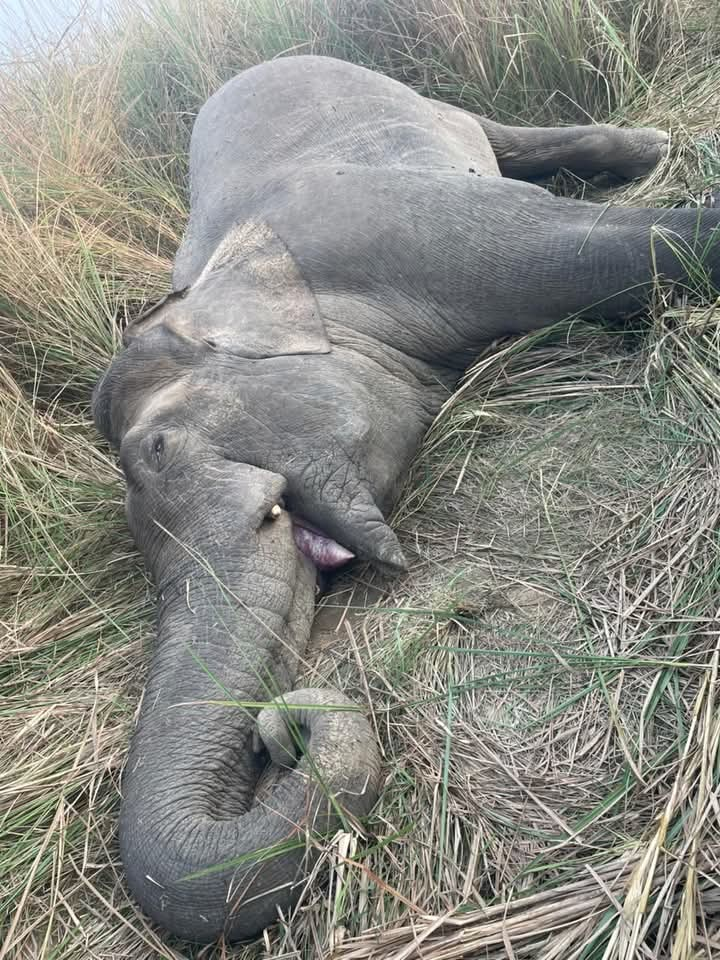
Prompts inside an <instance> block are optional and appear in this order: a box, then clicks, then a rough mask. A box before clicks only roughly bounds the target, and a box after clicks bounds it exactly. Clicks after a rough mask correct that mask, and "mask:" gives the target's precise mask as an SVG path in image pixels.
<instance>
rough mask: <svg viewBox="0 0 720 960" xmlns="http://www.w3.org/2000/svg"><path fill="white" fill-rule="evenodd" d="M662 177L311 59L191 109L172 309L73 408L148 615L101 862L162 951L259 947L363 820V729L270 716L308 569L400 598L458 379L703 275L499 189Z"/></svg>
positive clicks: (692, 229) (656, 136) (700, 223)
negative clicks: (409, 528) (419, 474)
mask: <svg viewBox="0 0 720 960" xmlns="http://www.w3.org/2000/svg"><path fill="white" fill-rule="evenodd" d="M665 149H666V137H665V135H664V134H662V133H661V132H660V131H656V130H619V129H616V128H613V127H607V126H596V127H570V128H565V129H547V130H542V129H539V130H536V129H533V128H528V129H525V128H512V127H504V126H502V125H500V124H496V123H494V122H492V121H490V120H486V119H485V118H479V117H476V116H473V115H471V114H469V113H466V112H465V111H463V110H460V109H458V108H456V107H451V106H448V105H445V104H441V103H437V102H435V101H432V100H429V99H426V98H423V97H421V96H419V95H418V94H416V93H414V92H412V91H411V90H409V89H408V88H406V87H404V86H403V85H401V84H399V83H397V82H396V81H393V80H391V79H389V78H387V77H384V76H381V75H379V74H377V73H373V72H371V71H369V70H366V69H364V68H362V67H357V66H353V65H351V64H348V63H344V62H340V61H336V60H332V59H329V58H323V57H310V56H308V57H288V58H284V59H279V60H276V61H272V62H270V63H266V64H261V65H259V66H257V67H253V68H251V69H249V70H247V71H245V72H243V73H242V74H240V75H239V76H238V77H236V78H234V79H233V80H231V81H229V82H228V83H227V84H225V85H224V86H223V87H222V88H221V89H220V90H219V91H218V92H217V93H216V94H214V96H212V97H211V98H210V100H209V101H208V102H207V103H206V104H205V105H204V106H203V108H202V109H201V111H200V113H199V115H198V117H197V120H196V123H195V127H194V130H193V135H192V141H191V151H190V172H191V212H190V219H189V223H188V227H187V230H186V233H185V236H184V239H183V242H182V244H181V247H180V249H179V250H178V253H177V258H176V262H175V267H174V272H173V292H172V293H171V294H170V296H169V297H167V298H166V299H165V300H164V301H163V302H162V303H161V304H159V305H158V306H157V307H155V308H153V309H152V310H151V311H149V312H148V313H147V314H145V315H144V316H143V317H141V318H139V319H138V320H137V321H136V322H135V323H134V324H132V325H131V327H130V328H129V329H128V330H127V331H126V335H125V349H124V350H123V351H122V352H121V353H120V354H119V355H118V357H116V358H115V360H114V361H113V363H112V365H111V367H110V368H109V370H108V372H107V373H106V375H105V376H104V378H103V379H102V381H101V382H100V383H99V385H98V387H97V388H96V392H95V397H94V412H95V418H96V421H97V424H98V426H99V428H100V429H101V430H102V431H103V433H104V434H105V436H106V437H107V438H108V439H109V440H110V441H111V442H113V443H114V444H115V445H117V446H118V447H119V449H120V458H121V463H122V466H123V470H124V473H125V476H126V478H127V485H128V497H127V513H128V520H129V524H130V528H131V530H132V532H133V536H134V538H135V540H136V542H137V543H138V546H139V548H140V549H141V550H142V552H143V554H144V556H145V559H146V563H147V565H148V568H149V570H150V571H151V573H152V575H153V578H154V580H155V583H156V585H157V588H158V591H159V593H160V604H159V625H158V634H159V636H158V645H157V650H156V653H155V657H154V660H153V664H152V666H151V672H150V679H149V681H148V685H147V689H146V691H145V695H144V699H143V707H142V711H141V715H140V720H139V723H138V728H137V731H136V733H135V736H134V739H133V743H132V747H131V753H130V758H129V760H128V764H127V766H126V770H125V773H124V777H123V807H122V812H121V852H122V856H123V860H124V864H125V869H126V874H127V878H128V882H129V884H130V886H131V888H132V890H133V892H134V893H135V896H136V897H137V899H138V900H139V901H140V903H141V904H142V906H143V907H144V908H145V909H146V911H147V912H148V913H150V915H151V916H153V917H154V918H155V919H156V920H158V921H159V922H160V923H162V924H163V925H164V926H165V927H167V928H168V929H169V930H171V931H172V932H174V933H176V934H178V935H180V936H183V937H186V938H188V939H191V940H202V941H206V940H211V939H213V938H215V937H217V936H218V935H219V934H221V933H224V934H225V935H226V937H227V938H228V939H239V938H245V937H249V936H252V935H254V934H256V933H257V932H259V930H261V929H262V928H263V926H265V925H267V924H268V923H270V922H272V920H273V919H274V918H275V917H276V916H277V910H278V907H280V908H282V909H285V910H286V909H287V908H288V907H289V906H290V905H292V903H293V902H294V901H295V900H296V899H297V896H298V894H299V891H300V890H301V889H302V882H303V878H304V871H305V869H306V864H307V861H306V859H305V858H306V856H308V855H309V856H312V851H310V853H309V854H308V851H307V846H308V845H307V843H306V842H305V841H306V835H307V834H308V832H309V831H310V830H311V828H312V829H315V830H317V829H323V830H332V829H334V828H335V827H336V826H337V825H338V824H339V823H340V822H341V819H342V817H341V813H340V812H339V810H340V808H343V809H344V810H345V811H346V812H347V814H348V815H349V816H350V817H351V818H352V817H353V816H361V815H364V814H365V813H366V812H367V811H368V810H369V809H370V807H371V806H372V804H373V803H374V801H375V799H376V797H377V794H378V790H379V787H380V769H379V759H378V752H377V748H376V746H375V744H374V741H373V738H372V735H371V730H370V727H369V724H368V723H367V721H366V720H365V718H364V717H363V716H362V715H360V714H358V713H355V712H353V711H351V710H350V709H349V705H348V703H347V702H346V701H345V699H344V698H343V697H341V695H340V694H338V693H336V692H324V693H323V692H318V691H310V690H309V691H303V696H304V697H305V699H302V698H300V699H298V692H297V691H296V692H295V694H293V695H290V696H284V695H285V694H286V693H287V692H288V691H290V690H292V687H293V685H294V682H295V678H296V676H297V673H298V665H299V661H300V660H301V658H302V656H303V652H304V648H305V644H306V642H307V638H308V635H309V631H310V624H311V619H312V614H313V605H314V593H315V568H333V567H335V566H337V565H339V564H340V563H342V562H344V561H345V560H347V559H348V558H350V557H352V556H357V557H358V558H360V559H362V560H366V561H369V562H371V563H374V564H377V565H378V566H380V567H383V568H385V569H389V570H402V569H403V567H404V565H405V560H404V557H403V555H402V552H401V550H400V547H399V544H398V542H397V540H396V538H395V535H394V534H393V532H392V530H391V529H390V527H389V526H388V525H387V523H386V520H385V517H386V515H387V512H388V511H389V509H390V508H391V507H392V504H393V502H394V500H395V498H396V496H397V492H398V488H399V484H400V483H401V482H402V479H403V476H404V474H405V473H406V471H407V468H408V467H409V465H410V463H411V461H412V459H413V457H414V455H415V453H416V452H417V449H418V447H419V445H420V443H421V441H422V438H423V436H424V434H425V432H426V430H427V428H428V426H429V425H430V423H431V422H432V420H433V418H434V417H435V415H436V414H437V412H438V410H439V408H440V406H441V405H442V403H443V402H444V401H445V399H447V397H448V396H449V393H450V392H451V391H452V389H453V387H454V385H455V383H456V382H457V379H458V377H459V376H460V375H461V373H462V372H463V370H464V369H465V367H466V366H467V365H468V363H469V362H470V361H471V360H472V358H473V355H474V354H476V353H477V351H478V350H479V349H480V348H481V347H482V346H483V345H485V344H487V343H488V342H490V341H492V340H493V339H495V338H496V337H498V336H503V335H508V334H515V333H520V332H523V331H527V330H530V329H532V328H535V327H540V326H543V325H545V324H547V323H550V322H553V321H556V320H559V319H562V318H563V317H564V316H567V315H569V314H574V313H580V312H583V313H588V312H591V313H594V314H597V315H599V316H617V315H619V314H622V313H625V312H630V311H632V310H634V309H637V306H638V305H639V303H640V302H641V300H642V296H643V294H644V292H645V291H646V289H647V285H648V283H649V282H650V281H651V280H652V277H653V272H654V270H656V271H658V272H660V273H662V274H664V275H665V276H667V277H668V278H670V279H676V280H680V279H682V278H683V275H684V274H683V264H682V262H681V258H679V257H678V256H677V255H676V252H675V251H676V250H677V244H678V243H684V244H686V245H692V244H700V245H701V246H702V247H703V249H705V250H706V252H707V248H708V247H709V246H711V241H712V240H713V239H714V236H715V230H716V227H717V225H718V222H719V215H718V213H717V211H714V210H707V211H703V212H702V216H701V215H700V213H699V212H698V211H691V210H653V209H630V208H623V209H615V210H614V209H612V208H609V209H608V208H601V207H598V206H597V205H593V204H590V203H584V202H580V201H572V200H564V199H560V198H556V197H553V196H551V195H550V194H549V193H547V192H546V191H545V190H543V189H541V188H540V187H538V186H535V185H533V184H531V183H527V182H524V181H523V180H522V178H523V177H528V178H530V177H537V176H541V175H543V174H545V173H548V172H550V171H552V170H553V169H557V168H558V167H560V166H566V167H569V168H570V169H573V170H574V171H576V172H577V173H580V174H586V175H589V174H592V173H595V172H598V171H600V170H604V169H610V170H612V171H613V172H615V173H616V174H618V175H620V176H625V177H633V176H638V175H641V174H643V173H644V172H646V171H647V170H649V169H651V168H652V167H653V166H654V165H655V163H657V162H658V160H659V159H660V158H661V157H662V156H663V154H664V152H665ZM666 232H671V233H672V234H673V236H674V238H675V242H674V243H667V242H665V240H664V239H663V238H664V237H665V234H666ZM653 237H654V238H655V240H656V241H657V242H656V243H651V240H652V239H653ZM707 262H708V264H709V266H710V268H711V269H717V268H718V267H720V256H718V253H717V251H714V250H710V252H709V253H708V255H707ZM278 695H283V699H282V700H281V701H280V703H276V704H275V705H273V706H270V707H268V708H267V709H265V710H263V711H262V712H261V714H260V717H259V719H256V718H257V711H258V704H260V703H267V702H268V701H271V700H273V698H275V697H277V696H278ZM332 706H335V707H336V708H338V709H328V708H329V707H332ZM268 757H269V759H270V760H271V761H272V763H273V769H275V771H276V775H275V780H274V784H273V786H272V788H271V789H270V791H269V795H268V796H267V797H265V798H262V800H259V799H258V798H257V797H256V796H255V785H256V782H257V778H258V776H259V773H260V771H261V769H262V767H263V764H264V763H266V762H267V760H268ZM328 796H330V797H334V798H336V799H334V800H331V801H329V800H328ZM278 845H279V846H278ZM271 847H274V850H273V852H274V855H273V856H268V855H267V851H268V849H269V848H271ZM218 866H220V868H219V869H218Z"/></svg>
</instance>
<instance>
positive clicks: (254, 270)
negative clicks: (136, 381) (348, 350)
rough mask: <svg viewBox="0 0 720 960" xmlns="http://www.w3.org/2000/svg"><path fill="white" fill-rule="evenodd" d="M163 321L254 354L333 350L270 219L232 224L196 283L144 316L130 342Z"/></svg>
mask: <svg viewBox="0 0 720 960" xmlns="http://www.w3.org/2000/svg"><path fill="white" fill-rule="evenodd" d="M160 324H162V325H163V326H164V327H165V328H166V329H168V330H170V331H171V332H172V333H174V334H176V335H177V336H179V337H182V338H185V339H190V340H193V341H196V342H204V343H205V344H206V345H207V346H209V347H211V348H213V349H217V350H221V351H223V352H225V353H229V354H233V355H235V356H238V357H244V358H246V359H249V360H262V359H266V358H269V357H279V356H287V355H289V354H301V353H329V352H330V342H329V340H328V339H327V335H326V333H325V325H324V323H323V320H322V317H321V315H320V310H319V308H318V305H317V301H316V300H315V297H314V295H313V293H312V291H311V290H310V288H309V286H308V285H307V283H306V282H305V280H304V278H303V276H302V274H301V273H300V270H299V268H298V265H297V263H296V262H295V259H294V257H293V256H292V254H291V253H290V251H289V250H288V248H287V246H286V245H285V243H284V242H283V241H282V240H281V239H280V237H279V236H278V235H277V234H276V233H275V232H274V231H273V230H271V229H270V227H268V226H267V224H265V223H257V222H249V223H244V224H241V225H239V226H235V227H234V228H233V229H232V230H230V231H229V233H227V234H226V235H225V237H223V239H222V240H221V242H220V244H219V245H218V247H217V248H216V250H215V252H214V253H213V254H212V256H211V257H210V259H209V260H208V262H207V265H206V266H205V269H204V270H203V271H202V273H201V274H200V276H199V277H198V279H197V280H196V281H195V282H194V283H193V284H192V286H190V287H187V288H185V289H184V290H180V291H176V292H174V293H171V294H170V295H169V296H168V297H165V298H164V299H163V300H161V301H160V303H158V304H157V305H156V306H155V307H153V308H152V309H151V310H149V311H147V312H146V313H145V314H143V315H142V316H141V317H139V318H138V319H137V320H136V321H135V323H134V324H132V326H130V327H128V329H127V331H126V337H125V340H126V342H128V341H129V340H132V339H134V338H135V337H136V336H139V335H141V334H144V333H145V332H146V331H147V330H149V329H151V328H152V327H154V326H157V325H160Z"/></svg>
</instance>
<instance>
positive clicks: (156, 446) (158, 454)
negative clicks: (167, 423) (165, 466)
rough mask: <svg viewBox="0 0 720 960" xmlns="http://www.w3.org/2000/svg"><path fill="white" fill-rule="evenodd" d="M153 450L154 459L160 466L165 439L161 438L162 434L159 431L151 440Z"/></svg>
mask: <svg viewBox="0 0 720 960" xmlns="http://www.w3.org/2000/svg"><path fill="white" fill-rule="evenodd" d="M153 452H154V454H155V460H156V461H157V465H158V467H161V466H162V456H163V453H164V452H165V440H164V439H163V435H162V434H161V433H160V434H158V435H157V437H155V440H154V441H153Z"/></svg>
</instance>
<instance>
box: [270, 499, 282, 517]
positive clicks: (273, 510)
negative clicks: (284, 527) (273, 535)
mask: <svg viewBox="0 0 720 960" xmlns="http://www.w3.org/2000/svg"><path fill="white" fill-rule="evenodd" d="M281 513H282V507H281V506H280V504H279V503H276V504H275V506H274V507H272V508H271V510H270V519H271V520H277V518H278V517H279V516H280V514H281Z"/></svg>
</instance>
